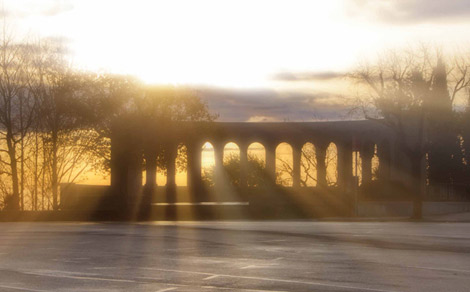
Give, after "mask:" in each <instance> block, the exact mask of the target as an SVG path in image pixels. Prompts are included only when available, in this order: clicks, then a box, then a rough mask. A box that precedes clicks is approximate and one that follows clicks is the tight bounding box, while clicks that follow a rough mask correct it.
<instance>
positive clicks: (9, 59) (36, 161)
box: [0, 36, 214, 210]
mask: <svg viewBox="0 0 470 292" xmlns="http://www.w3.org/2000/svg"><path fill="white" fill-rule="evenodd" d="M0 41H1V44H0V209H4V210H58V209H60V201H59V200H60V199H59V187H60V184H61V183H68V182H75V181H77V179H80V178H81V177H82V175H84V174H85V173H87V172H89V171H98V172H101V173H106V172H107V171H108V168H109V160H110V134H111V126H112V123H113V121H116V120H119V119H122V118H124V117H125V118H129V117H131V118H134V119H135V120H140V121H142V122H143V123H150V122H165V123H167V124H168V123H171V122H172V121H176V120H178V121H185V120H211V119H213V118H214V117H213V116H211V115H210V114H209V113H208V111H207V106H206V105H205V104H204V103H202V102H201V100H200V99H199V98H198V97H197V96H195V95H194V94H193V93H192V92H191V91H190V90H186V89H181V88H174V87H149V86H145V85H143V84H142V83H140V82H139V81H138V80H136V79H134V78H132V77H126V76H114V75H109V74H96V73H90V72H82V71H78V70H76V69H74V67H73V66H72V64H71V63H70V61H69V60H68V58H67V50H66V48H65V47H64V46H62V45H60V44H58V43H57V42H54V41H44V40H42V41H40V42H36V43H26V42H21V43H18V42H14V41H13V38H11V37H7V36H3V38H2V39H1V40H0Z"/></svg>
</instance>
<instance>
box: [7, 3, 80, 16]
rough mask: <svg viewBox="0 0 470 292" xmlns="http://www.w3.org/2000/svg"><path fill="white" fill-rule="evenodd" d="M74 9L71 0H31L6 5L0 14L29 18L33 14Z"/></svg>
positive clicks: (50, 13)
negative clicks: (20, 3)
mask: <svg viewBox="0 0 470 292" xmlns="http://www.w3.org/2000/svg"><path fill="white" fill-rule="evenodd" d="M73 9H74V5H73V3H72V1H70V0H34V1H33V0H31V1H28V2H27V3H23V4H22V5H19V4H16V3H14V2H13V3H11V4H9V5H6V7H5V9H4V10H2V11H1V12H0V13H1V15H0V16H8V17H15V18H27V17H31V16H46V17H51V16H56V15H59V14H62V13H64V12H68V11H71V10H73Z"/></svg>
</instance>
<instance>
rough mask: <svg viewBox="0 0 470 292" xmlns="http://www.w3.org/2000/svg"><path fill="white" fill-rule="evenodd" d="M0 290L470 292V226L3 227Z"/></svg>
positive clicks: (210, 224)
mask: <svg viewBox="0 0 470 292" xmlns="http://www.w3.org/2000/svg"><path fill="white" fill-rule="evenodd" d="M0 230H1V231H0V291H153V292H164V291H175V292H182V291H470V223H412V222H362V223H360V222H350V223H337V222H224V223H222V222H207V223H204V222H203V223H177V224H172V223H166V224H164V223H146V224H117V223H110V224H101V223H99V224H98V223H97V224H91V223H0Z"/></svg>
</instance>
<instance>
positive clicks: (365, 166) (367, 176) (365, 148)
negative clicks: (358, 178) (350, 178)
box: [360, 144, 374, 184]
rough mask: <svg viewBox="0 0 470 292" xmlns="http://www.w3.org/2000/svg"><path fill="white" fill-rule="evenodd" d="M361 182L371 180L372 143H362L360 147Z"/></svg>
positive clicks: (364, 182) (365, 182)
mask: <svg viewBox="0 0 470 292" xmlns="http://www.w3.org/2000/svg"><path fill="white" fill-rule="evenodd" d="M360 155H361V163H362V183H363V184H367V183H370V182H371V181H372V157H373V156H374V144H363V145H362V147H361V152H360Z"/></svg>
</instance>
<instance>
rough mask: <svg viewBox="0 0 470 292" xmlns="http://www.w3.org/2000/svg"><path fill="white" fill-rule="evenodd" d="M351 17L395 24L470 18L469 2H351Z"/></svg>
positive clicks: (433, 0) (349, 4)
mask: <svg viewBox="0 0 470 292" xmlns="http://www.w3.org/2000/svg"><path fill="white" fill-rule="evenodd" d="M347 11H348V14H349V15H356V16H357V15H367V16H372V17H373V18H375V19H378V20H380V21H384V22H390V23H394V24H410V23H422V22H430V21H452V20H454V21H455V20H457V19H465V18H466V17H468V16H470V1H468V0H446V1H443V0H374V1H372V0H351V1H350V2H349V3H348V6H347Z"/></svg>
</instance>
